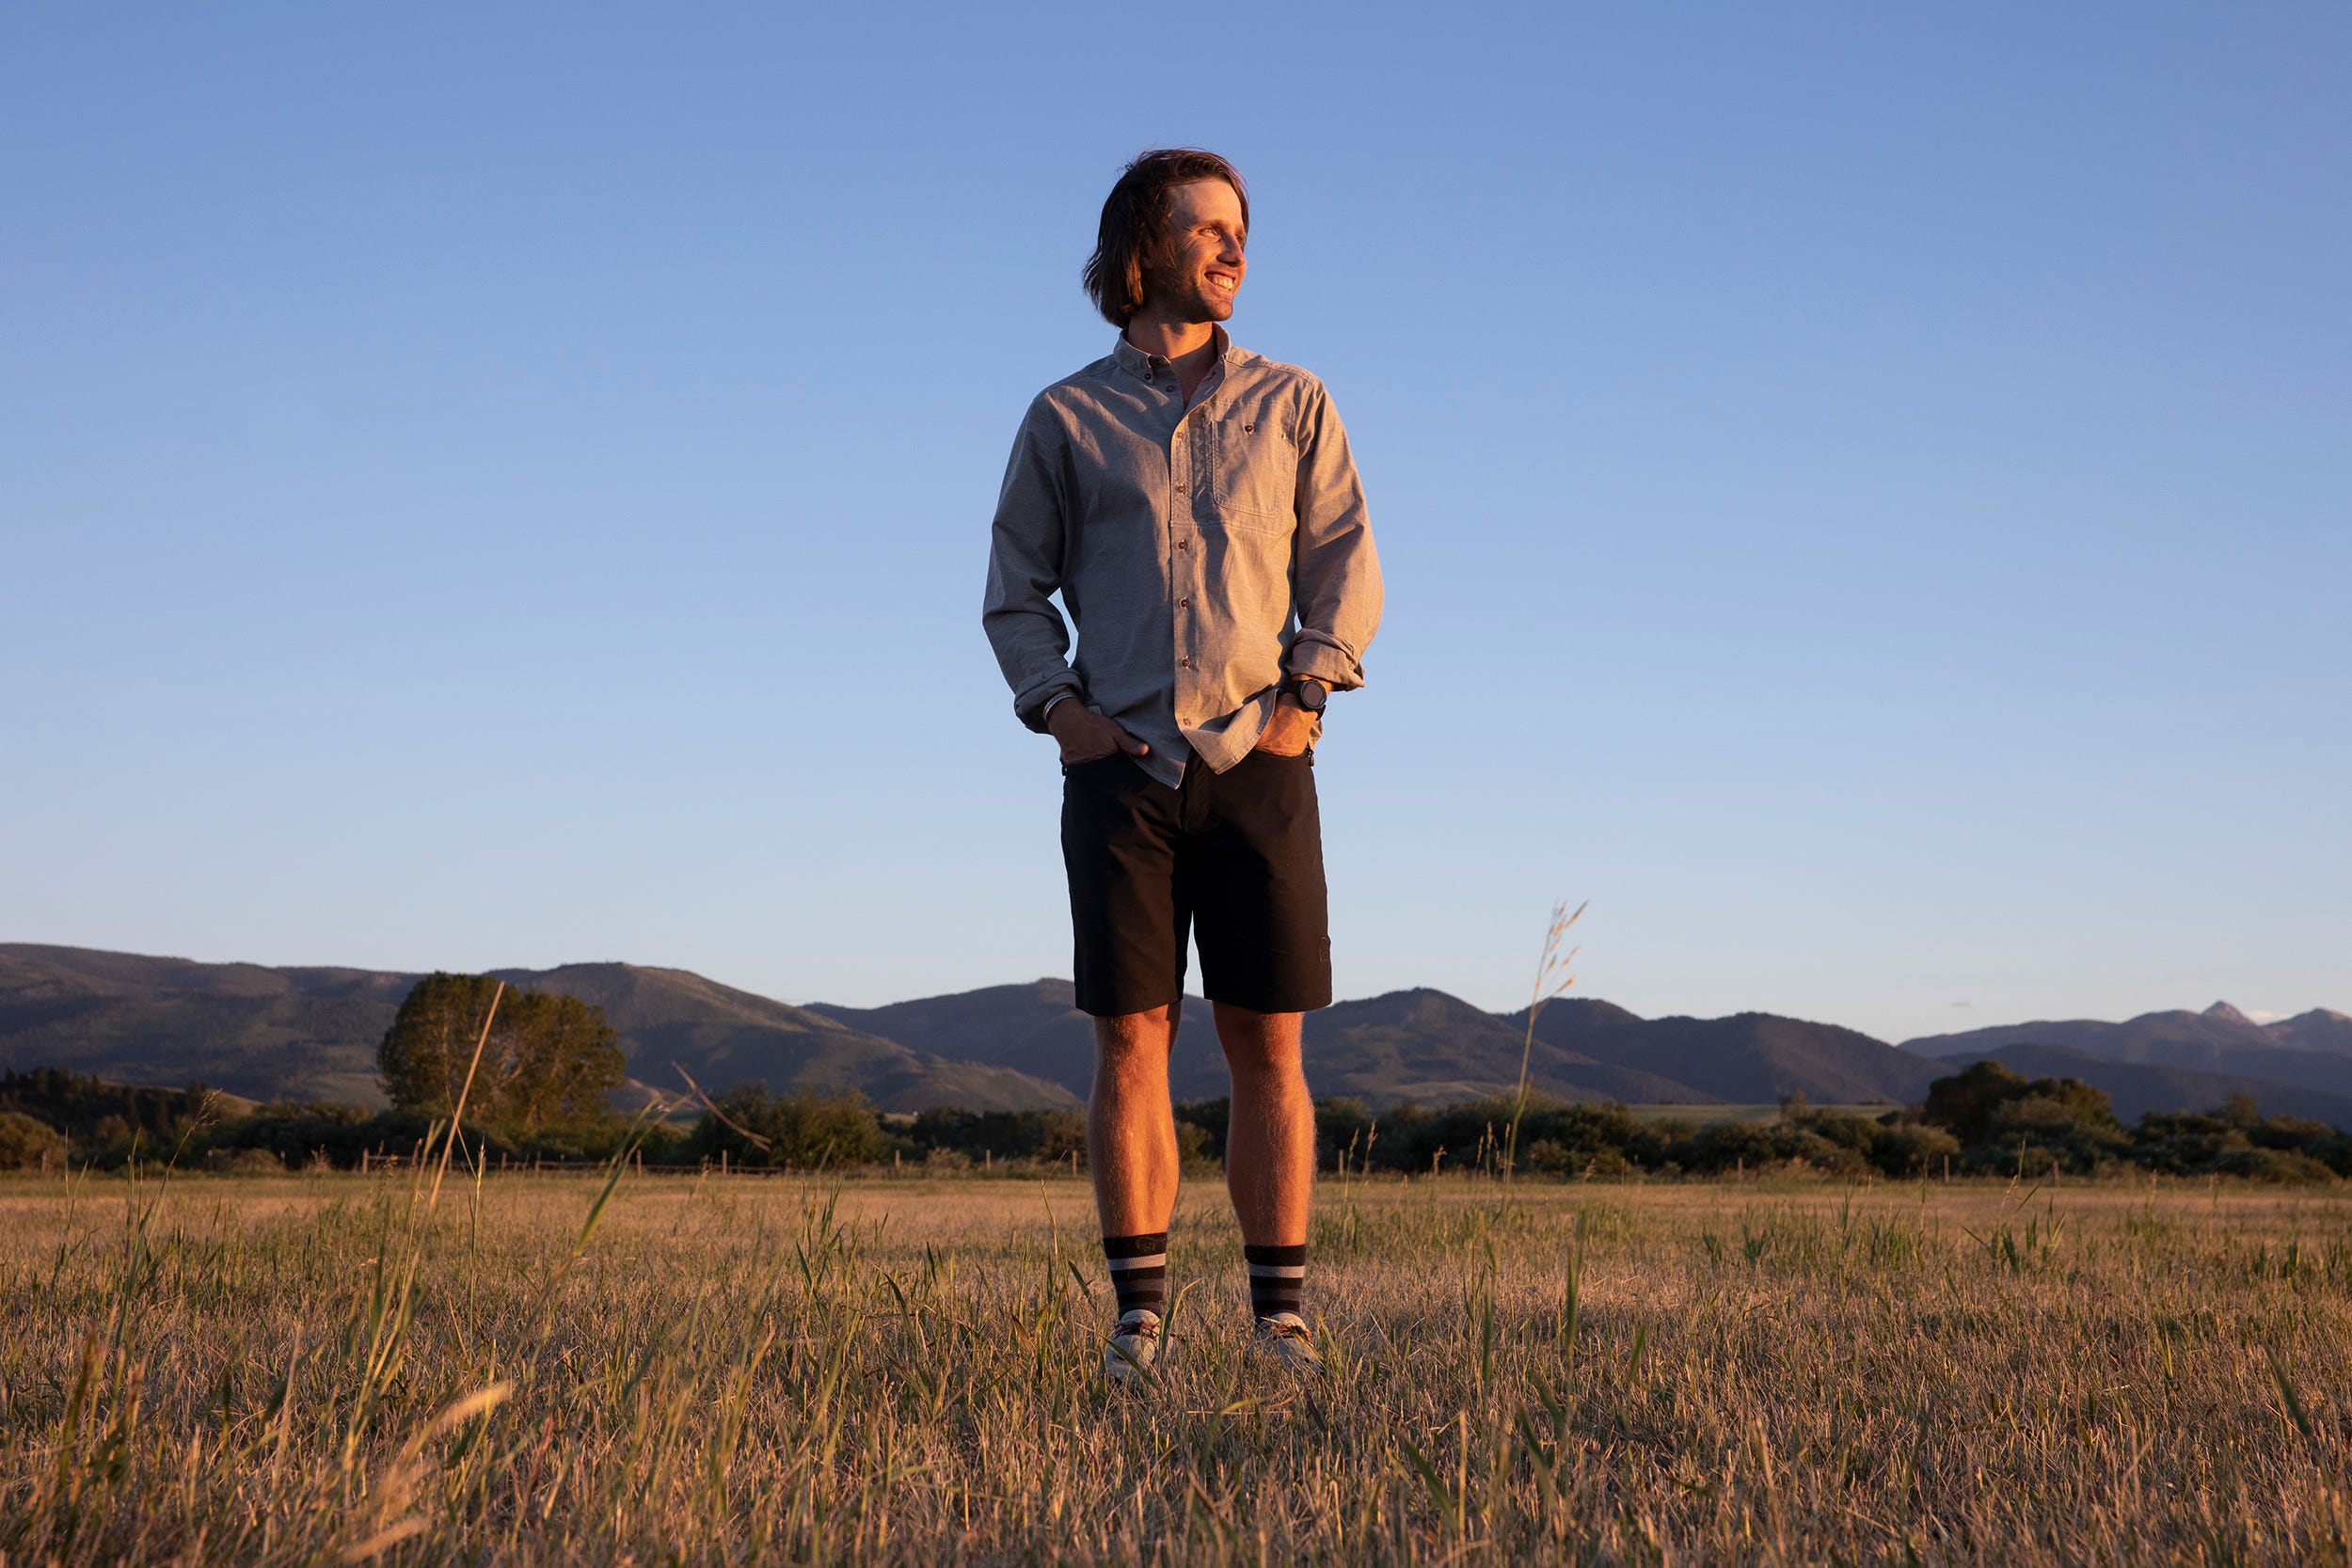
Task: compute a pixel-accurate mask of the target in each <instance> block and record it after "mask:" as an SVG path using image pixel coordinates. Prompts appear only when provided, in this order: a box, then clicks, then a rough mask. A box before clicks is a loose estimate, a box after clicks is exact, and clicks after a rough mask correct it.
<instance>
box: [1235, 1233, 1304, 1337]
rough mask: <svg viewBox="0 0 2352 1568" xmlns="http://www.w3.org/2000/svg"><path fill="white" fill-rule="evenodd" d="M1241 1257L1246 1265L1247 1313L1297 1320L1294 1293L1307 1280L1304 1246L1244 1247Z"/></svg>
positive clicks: (1296, 1304) (1296, 1305) (1297, 1291)
mask: <svg viewBox="0 0 2352 1568" xmlns="http://www.w3.org/2000/svg"><path fill="white" fill-rule="evenodd" d="M1241 1255H1242V1257H1243V1258H1244V1259H1248V1263H1249V1310H1250V1311H1251V1312H1253V1313H1255V1314H1256V1315H1257V1316H1259V1317H1261V1318H1273V1317H1279V1316H1281V1315H1283V1314H1285V1313H1287V1314H1289V1315H1290V1316H1291V1317H1294V1318H1295V1317H1297V1316H1298V1293H1299V1291H1300V1289H1301V1288H1302V1287H1303V1286H1304V1285H1305V1284H1306V1280H1307V1247H1306V1244H1305V1243H1300V1244H1299V1245H1297V1246H1247V1245H1245V1246H1244V1247H1243V1248H1242V1249H1241ZM1302 1321H1303V1320H1302Z"/></svg>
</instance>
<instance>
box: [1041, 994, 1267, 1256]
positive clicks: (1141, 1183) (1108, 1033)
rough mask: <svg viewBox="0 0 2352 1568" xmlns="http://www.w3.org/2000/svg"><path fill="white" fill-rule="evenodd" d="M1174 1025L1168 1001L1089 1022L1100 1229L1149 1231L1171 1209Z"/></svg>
mask: <svg viewBox="0 0 2352 1568" xmlns="http://www.w3.org/2000/svg"><path fill="white" fill-rule="evenodd" d="M1176 1024H1177V1014H1176V1009H1175V1008H1173V1007H1154V1008H1152V1010H1151V1011H1150V1012H1147V1013H1122V1014H1120V1016H1118V1017H1117V1018H1098V1019H1096V1020H1095V1021H1094V1093H1093V1094H1092V1095H1091V1096H1090V1097H1089V1099H1088V1101H1087V1164H1088V1166H1089V1168H1090V1169H1091V1171H1092V1172H1093V1176H1094V1207H1095V1212H1097V1213H1099V1214H1100V1215H1101V1216H1102V1218H1103V1234H1104V1235H1105V1236H1149V1235H1152V1234H1154V1233H1156V1232H1158V1231H1162V1230H1166V1229H1167V1228H1168V1218H1169V1216H1171V1215H1172V1214H1174V1213H1175V1212H1176V1168H1177V1166H1176V1114H1175V1112H1174V1110H1173V1109H1172V1108H1171V1107H1170V1105H1169V1103H1168V1052H1169V1050H1170V1049H1171V1048H1173V1047H1174V1045H1175V1043H1176ZM1309 1158H1310V1159H1311V1158H1313V1156H1312V1154H1311V1153H1310V1155H1309Z"/></svg>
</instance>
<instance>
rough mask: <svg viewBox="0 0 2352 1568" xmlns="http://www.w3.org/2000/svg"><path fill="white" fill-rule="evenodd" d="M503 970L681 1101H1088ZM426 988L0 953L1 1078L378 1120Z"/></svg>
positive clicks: (727, 1003)
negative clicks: (198, 1084) (807, 1095)
mask: <svg viewBox="0 0 2352 1568" xmlns="http://www.w3.org/2000/svg"><path fill="white" fill-rule="evenodd" d="M497 973H498V974H499V975H500V977H501V978H502V979H504V980H506V981H508V982H509V983H510V984H516V985H522V986H527V987H530V988H532V989H534V990H554V991H560V992H562V993H564V994H566V995H572V996H578V997H580V999H581V1000H583V1001H587V1002H592V1003H595V1004H596V1005H598V1006H602V1007H603V1008H604V1009H605V1016H606V1017H607V1018H608V1019H609V1020H611V1022H612V1025H613V1027H614V1028H615V1029H616V1030H617V1031H618V1032H619V1034H620V1037H621V1047H622V1050H623V1051H624V1052H625V1053H627V1054H628V1059H629V1072H630V1075H631V1077H632V1078H634V1079H636V1080H638V1081H639V1082H641V1083H646V1084H650V1085H653V1086H654V1087H655V1088H658V1089H660V1090H662V1091H664V1092H672V1093H674V1092H676V1091H678V1090H680V1089H682V1088H683V1087H684V1085H683V1083H682V1082H681V1081H680V1080H679V1078H678V1076H677V1074H676V1072H675V1070H674V1069H673V1064H674V1063H675V1065H677V1066H681V1067H683V1068H685V1069H686V1070H687V1071H688V1072H690V1073H691V1074H692V1075H693V1077H694V1079H695V1080H696V1082H698V1083H700V1084H701V1085H703V1086H704V1087H705V1088H706V1089H711V1090H715V1089H717V1088H719V1087H721V1086H723V1085H727V1084H732V1083H735V1082H738V1081H739V1080H742V1079H746V1078H759V1079H763V1080H765V1081H767V1082H768V1083H769V1084H770V1085H772V1086H774V1087H776V1088H778V1089H790V1088H810V1089H856V1090H859V1091H860V1092H863V1093H864V1094H865V1095H866V1097H867V1098H868V1099H869V1100H871V1101H873V1102H874V1103H875V1104H877V1105H879V1106H881V1107H882V1108H883V1109H885V1110H920V1109H923V1108H925V1107H927V1106H931V1105H957V1106H962V1107H966V1108H969V1109H973V1110H1009V1109H1022V1108H1028V1107H1034V1106H1047V1107H1052V1106H1061V1107H1067V1106H1070V1105H1073V1104H1075V1103H1076V1102H1077V1101H1076V1097H1074V1096H1073V1095H1072V1094H1071V1093H1070V1091H1068V1090H1067V1089H1064V1088H1062V1087H1060V1086H1059V1085H1055V1084H1050V1083H1047V1082H1046V1081H1044V1080H1042V1079H1040V1078H1036V1077H1033V1076H1030V1075H1028V1074H1025V1073H1022V1072H1018V1071H1015V1070H1012V1069H1006V1068H1002V1067H994V1066H989V1065H985V1064H976V1063H971V1062H965V1061H950V1060H947V1059H945V1058H942V1057H938V1056H931V1055H926V1054H924V1053H919V1052H915V1051H913V1050H910V1049H909V1048H908V1047H906V1046H904V1045H902V1044H900V1043H899V1042H898V1041H897V1040H892V1039H885V1038H882V1037H879V1036H875V1035H869V1034H866V1033H865V1032H863V1031H861V1030H858V1029H855V1028H852V1027H850V1026H848V1025H846V1024H843V1023H840V1022H835V1021H834V1020H833V1019H829V1018H824V1017H822V1016H820V1015H818V1014H815V1013H811V1012H808V1011H806V1010H805V1009H803V1008H799V1007H793V1006H787V1005H786V1004H784V1003H781V1002H772V1001H770V1000H769V999H768V998H766V997H762V996H755V995H753V994H752V993H750V992H749V991H739V990H733V989H731V988H729V987H726V986H722V985H719V984H717V983H716V982H714V981H710V980H706V979H704V978H703V977H702V976H700V975H698V974H689V973H687V972H686V971H684V970H674V969H648V968H643V967H640V966H637V965H633V964H619V963H613V964H574V965H568V966H565V967H564V968H560V969H550V970H523V969H515V970H502V971H499V972H497ZM420 978H421V976H419V975H416V974H397V973H391V972H386V971H375V970H360V969H270V968H264V967H262V966H261V965H259V964H203V963H194V962H191V961H189V960H187V959H184V958H144V957H139V956H136V955H132V954H122V953H100V952H93V951H91V950H88V949H85V948H72V947H42V946H34V945H29V944H22V943H8V944H0V1066H7V1067H12V1068H17V1069H27V1068H33V1067H61V1068H70V1069H73V1070H74V1071H76V1072H87V1073H95V1074H97V1075H99V1076H101V1077H103V1078H106V1079H108V1080H110V1081H113V1082H118V1083H125V1084H157V1085H181V1084H186V1083H188V1082H190V1081H192V1080H200V1081H202V1082H204V1083H206V1084H210V1085H213V1086H214V1087H215V1088H221V1089H227V1090H229V1091H230V1092H231V1093H235V1094H240V1095H245V1096H247V1097H249V1098H252V1099H256V1100H273V1099H297V1100H341V1101H349V1102H351V1103H354V1104H360V1105H369V1106H380V1105H382V1104H383V1103H384V1096H383V1090H382V1088H381V1086H380V1085H378V1083H377V1082H376V1077H375V1046H376V1042H377V1041H378V1040H380V1039H382V1038H383V1037H384V1031H385V1030H386V1029H388V1028H389V1027H390V1025H391V1022H392V1016H393V1014H394V1013H396V1012H397V1011H398V1010H399V1007H400V1003H401V999H402V998H403V997H405V996H406V995H407V994H408V990H409V988H410V987H411V986H413V985H415V984H416V982H417V981H418V979H420Z"/></svg>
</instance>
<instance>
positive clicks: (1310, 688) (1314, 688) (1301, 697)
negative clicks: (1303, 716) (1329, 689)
mask: <svg viewBox="0 0 2352 1568" xmlns="http://www.w3.org/2000/svg"><path fill="white" fill-rule="evenodd" d="M1324 694H1325V687H1324V684H1323V683H1322V682H1321V681H1319V680H1313V679H1308V680H1303V681H1300V682H1299V683H1298V705H1299V706H1300V707H1303V708H1305V709H1306V710H1307V711H1308V712H1309V713H1321V712H1322V711H1323V698H1324Z"/></svg>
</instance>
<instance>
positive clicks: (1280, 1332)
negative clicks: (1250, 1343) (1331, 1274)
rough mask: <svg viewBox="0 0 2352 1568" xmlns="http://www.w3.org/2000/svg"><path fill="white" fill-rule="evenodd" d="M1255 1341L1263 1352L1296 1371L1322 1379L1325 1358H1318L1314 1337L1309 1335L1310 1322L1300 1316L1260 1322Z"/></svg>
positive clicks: (1283, 1315)
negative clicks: (1308, 1326) (1308, 1325)
mask: <svg viewBox="0 0 2352 1568" xmlns="http://www.w3.org/2000/svg"><path fill="white" fill-rule="evenodd" d="M1255 1339H1256V1342H1257V1346H1258V1349H1259V1350H1260V1351H1262V1352H1263V1353H1264V1354H1268V1355H1271V1356H1273V1357H1274V1358H1275V1359H1276V1360H1277V1361H1279V1362H1280V1363H1282V1365H1283V1366H1285V1367H1287V1368H1288V1369H1290V1370H1292V1371H1294V1372H1303V1373H1311V1374H1313V1375H1315V1376H1321V1375H1322V1372H1323V1357H1322V1356H1321V1355H1320V1354H1316V1351H1315V1339H1314V1336H1313V1335H1311V1334H1310V1333H1309V1332H1307V1320H1306V1319H1304V1318H1302V1317H1300V1316H1299V1315H1298V1314H1297V1313H1295V1312H1278V1313H1276V1314H1275V1315H1274V1316H1273V1317H1271V1318H1260V1319H1259V1320H1258V1327H1257V1333H1256V1335H1255Z"/></svg>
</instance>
